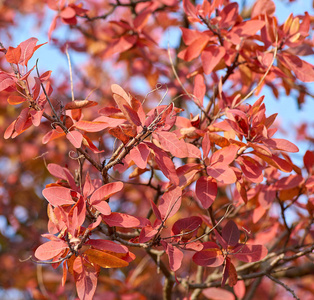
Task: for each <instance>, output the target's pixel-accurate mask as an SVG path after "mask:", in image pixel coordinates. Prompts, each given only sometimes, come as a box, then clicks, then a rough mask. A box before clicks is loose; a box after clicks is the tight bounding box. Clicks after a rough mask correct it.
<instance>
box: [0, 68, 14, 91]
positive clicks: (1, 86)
mask: <svg viewBox="0 0 314 300" xmlns="http://www.w3.org/2000/svg"><path fill="white" fill-rule="evenodd" d="M10 86H14V87H15V81H14V80H13V79H12V77H11V76H10V75H9V74H6V73H3V72H1V73H0V92H1V91H3V90H5V89H7V88H8V87H10Z"/></svg>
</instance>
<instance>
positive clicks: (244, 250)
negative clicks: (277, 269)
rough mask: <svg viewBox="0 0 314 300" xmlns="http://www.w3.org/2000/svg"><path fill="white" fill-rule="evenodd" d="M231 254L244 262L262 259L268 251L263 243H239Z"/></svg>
mask: <svg viewBox="0 0 314 300" xmlns="http://www.w3.org/2000/svg"><path fill="white" fill-rule="evenodd" d="M232 252H233V253H232V255H233V256H234V257H235V258H237V259H239V260H241V261H244V262H255V261H260V260H262V259H263V258H264V257H265V256H266V255H267V253H268V250H267V248H266V247H265V246H263V245H249V244H246V245H245V244H240V245H238V246H237V247H235V248H234V249H233V251H232Z"/></svg>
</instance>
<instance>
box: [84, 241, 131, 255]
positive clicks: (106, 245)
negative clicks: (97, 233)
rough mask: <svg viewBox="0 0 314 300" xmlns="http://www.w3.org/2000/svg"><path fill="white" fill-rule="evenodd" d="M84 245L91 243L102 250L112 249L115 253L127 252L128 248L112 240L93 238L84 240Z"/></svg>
mask: <svg viewBox="0 0 314 300" xmlns="http://www.w3.org/2000/svg"><path fill="white" fill-rule="evenodd" d="M86 245H91V246H92V247H93V248H96V249H100V250H103V251H112V252H115V253H125V254H126V253H128V252H129V249H128V248H127V247H126V246H123V245H119V244H117V243H115V242H113V241H108V240H101V239H97V240H93V239H90V240H88V241H87V242H86Z"/></svg>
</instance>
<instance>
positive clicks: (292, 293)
mask: <svg viewBox="0 0 314 300" xmlns="http://www.w3.org/2000/svg"><path fill="white" fill-rule="evenodd" d="M266 276H267V277H268V278H269V279H271V280H272V281H274V282H276V283H277V284H279V285H281V286H282V287H284V288H285V289H286V290H287V291H288V292H290V293H291V295H292V296H293V298H294V299H297V300H300V298H299V297H298V296H297V295H296V294H295V292H294V290H293V289H291V288H289V287H288V286H287V285H286V284H284V283H283V282H282V281H280V280H279V279H277V278H275V277H273V276H271V275H270V274H266Z"/></svg>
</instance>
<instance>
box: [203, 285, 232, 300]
mask: <svg viewBox="0 0 314 300" xmlns="http://www.w3.org/2000/svg"><path fill="white" fill-rule="evenodd" d="M202 294H203V295H204V296H205V297H207V298H208V299H211V300H235V297H234V295H233V294H232V293H231V292H229V291H227V290H224V289H221V288H215V287H212V288H207V289H204V290H203V291H202Z"/></svg>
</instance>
